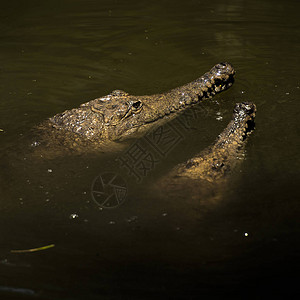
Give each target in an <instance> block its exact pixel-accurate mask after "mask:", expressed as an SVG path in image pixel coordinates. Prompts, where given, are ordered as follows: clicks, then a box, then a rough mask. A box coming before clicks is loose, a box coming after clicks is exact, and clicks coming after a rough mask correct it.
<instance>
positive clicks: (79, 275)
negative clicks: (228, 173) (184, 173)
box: [0, 0, 300, 299]
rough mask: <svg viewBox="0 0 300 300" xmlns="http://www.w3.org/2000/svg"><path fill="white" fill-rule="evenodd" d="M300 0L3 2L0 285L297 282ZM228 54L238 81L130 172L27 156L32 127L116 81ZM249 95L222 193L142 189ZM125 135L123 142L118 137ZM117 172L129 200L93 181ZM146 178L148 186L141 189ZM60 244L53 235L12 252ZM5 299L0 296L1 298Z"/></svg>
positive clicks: (206, 290)
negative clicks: (98, 196)
mask: <svg viewBox="0 0 300 300" xmlns="http://www.w3.org/2000/svg"><path fill="white" fill-rule="evenodd" d="M298 12H299V1H292V0H290V1H271V0H269V1H266V0H262V1H251V2H250V1H238V0H236V1H233V0H232V1H219V0H216V1H157V2H156V1H155V2H150V1H51V2H47V3H46V2H45V1H9V2H7V3H6V4H2V8H1V11H0V16H1V18H0V24H1V26H0V37H1V47H0V128H1V129H2V130H3V131H2V130H1V132H0V145H1V163H0V165H1V174H0V175H1V176H0V178H1V184H0V192H1V199H0V201H1V202H0V211H1V218H0V225H1V226H0V237H1V248H0V295H2V294H3V297H4V298H5V299H8V298H9V299H11V298H17V299H20V298H22V299H23V298H24V299H25V298H26V299H27V298H28V299H30V298H43V299H45V298H46V299H58V298H59V299H75V298H76V299H77V298H78V299H102V298H103V299H111V298H120V299H121V298H122V299H152V298H154V297H155V298H157V297H158V298H159V297H161V298H164V299H166V298H172V297H173V298H176V297H178V298H180V297H181V298H182V299H198V298H201V297H202V298H204V299H207V298H211V297H212V296H213V295H216V296H217V298H220V299H221V298H223V297H224V295H225V294H228V295H232V297H238V295H241V297H242V298H241V297H238V298H239V299H244V298H245V297H247V296H249V297H250V296H251V297H253V296H255V298H258V299H259V298H260V297H262V298H264V299H265V298H266V297H268V296H270V295H276V294H277V295H279V294H280V295H282V296H283V297H284V298H286V297H288V296H290V295H295V293H296V287H297V285H296V283H297V277H296V265H297V259H298V258H299V257H298V255H299V252H298V251H299V239H298V234H299V223H298V219H299V205H298V198H299V196H298V194H299V193H298V182H299V168H300V166H299V159H298V153H299V104H298V101H299V96H300V81H299V53H300V43H299V39H300V37H299V33H300V22H299V16H298ZM221 61H229V62H231V63H232V64H233V65H234V67H235V69H236V71H237V74H236V82H235V84H234V86H233V87H232V88H231V89H230V90H228V91H226V92H225V93H222V94H220V95H219V96H217V97H216V98H215V100H214V101H211V103H205V104H203V105H201V106H199V107H197V108H194V109H193V110H190V111H189V113H190V114H192V115H193V116H194V117H193V120H192V126H191V127H192V128H190V129H189V130H186V131H181V133H182V135H183V141H181V142H179V143H178V144H176V146H174V147H173V148H172V150H171V151H169V152H168V155H166V156H164V157H160V158H159V161H158V163H157V164H156V165H155V167H154V169H153V170H152V171H151V172H149V174H147V176H142V180H141V182H140V183H136V181H135V178H134V176H132V175H129V174H128V172H127V171H126V169H125V168H121V167H120V165H119V164H118V163H117V162H116V159H117V158H119V157H120V156H121V155H122V154H121V153H120V152H117V153H115V152H111V153H110V152H106V153H99V156H96V157H95V156H90V157H89V156H80V157H58V158H56V159H52V160H46V159H45V160H42V159H41V160H38V161H36V160H34V159H30V158H28V156H27V153H26V147H27V145H26V142H27V143H29V139H28V138H27V137H26V136H27V135H28V132H29V131H30V129H31V128H32V127H33V126H34V125H36V124H38V123H39V122H41V121H42V120H44V119H45V118H47V117H50V116H52V115H54V114H56V113H58V112H61V111H63V110H65V109H69V108H72V107H77V106H78V105H79V104H80V103H83V102H85V101H88V100H90V99H93V98H96V97H99V96H102V95H105V94H108V93H109V92H110V91H112V90H114V89H124V90H126V91H128V92H130V93H132V94H152V93H156V92H163V91H166V90H168V89H170V88H173V87H176V86H179V85H181V84H184V83H187V82H189V81H191V80H193V79H195V78H197V77H199V76H200V75H202V74H203V73H204V72H206V71H208V70H209V69H210V68H211V67H212V66H213V65H214V64H216V63H218V62H221ZM245 100H247V101H248V100H249V101H253V102H254V103H255V104H256V105H257V109H258V113H257V119H256V130H255V132H254V134H252V136H251V137H250V139H249V141H248V144H247V147H246V160H245V161H244V162H243V164H242V165H241V166H240V167H239V169H238V170H237V174H235V176H234V180H233V181H232V183H231V184H230V186H229V188H228V190H227V191H224V194H223V195H222V197H221V198H220V199H221V200H220V201H217V202H216V203H210V202H209V200H210V199H202V204H201V205H200V206H199V205H198V203H195V202H193V201H191V200H190V199H185V198H184V195H178V199H176V198H174V199H173V200H172V201H163V200H161V199H160V198H159V197H158V196H157V195H156V194H155V192H151V188H150V189H149V186H151V185H152V184H153V182H155V181H156V180H157V178H158V177H159V176H160V175H162V174H164V173H166V172H167V171H168V170H169V169H170V168H171V167H172V166H174V165H176V164H177V163H179V162H182V161H185V160H186V159H188V158H189V157H191V156H192V155H193V154H195V153H197V152H199V151H201V150H202V149H203V148H205V147H206V146H207V145H209V144H210V143H211V142H213V141H214V139H215V137H216V136H217V135H218V133H220V132H221V131H222V129H223V128H224V127H225V126H226V124H227V123H228V121H229V120H230V118H231V112H232V108H233V106H234V104H235V103H236V102H240V101H245ZM128 145H130V143H128ZM108 171H111V172H118V173H119V174H120V176H121V177H122V178H123V179H124V181H125V182H126V184H127V188H128V191H127V196H126V199H125V202H124V203H123V204H122V205H121V206H119V207H118V208H116V209H110V210H109V209H103V210H100V209H99V207H98V206H97V205H96V203H95V202H94V201H93V199H92V195H91V185H92V182H93V180H94V179H95V178H96V177H97V176H98V175H99V174H101V173H102V174H103V172H108ZM149 190H150V191H149ZM50 244H55V247H54V248H51V249H48V250H43V251H38V252H32V253H11V252H10V251H11V250H13V249H30V248H37V247H41V246H45V245H50ZM4 298H3V299H4Z"/></svg>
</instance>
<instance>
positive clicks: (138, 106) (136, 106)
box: [132, 101, 142, 109]
mask: <svg viewBox="0 0 300 300" xmlns="http://www.w3.org/2000/svg"><path fill="white" fill-rule="evenodd" d="M141 106H142V102H141V101H136V102H134V103H133V104H132V107H133V108H134V109H139V108H140V107H141Z"/></svg>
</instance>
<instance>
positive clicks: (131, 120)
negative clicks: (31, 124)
mask: <svg viewBox="0 0 300 300" xmlns="http://www.w3.org/2000/svg"><path fill="white" fill-rule="evenodd" d="M234 74H235V71H234V69H233V67H232V66H231V65H230V64H229V63H220V64H217V65H215V66H214V67H213V68H212V69H211V70H210V71H209V72H207V73H205V74H204V75H203V76H201V77H200V78H198V79H196V80H195V81H193V82H191V83H188V84H186V85H183V86H181V87H179V88H176V89H173V90H170V91H169V92H167V93H163V94H156V95H151V96H148V95H145V96H133V95H129V94H128V93H126V92H124V91H121V90H115V91H113V92H111V93H110V94H109V95H106V96H104V97H101V98H97V99H95V100H92V101H89V102H87V103H84V104H82V105H81V106H80V107H79V108H76V109H72V110H69V111H65V112H63V113H61V114H57V115H55V116H54V117H53V118H50V122H51V123H52V126H53V127H56V128H58V129H62V130H67V131H71V132H73V133H76V134H78V135H80V136H83V137H85V138H87V139H93V140H117V139H120V138H123V137H126V136H128V135H130V134H132V133H135V132H137V131H142V130H143V128H145V127H148V125H149V124H150V123H153V122H155V121H156V120H158V119H161V118H164V117H166V116H168V115H170V114H173V113H175V112H178V111H180V110H183V109H184V108H185V107H187V106H189V105H191V104H194V103H197V102H199V101H200V100H202V99H207V98H210V97H212V96H213V95H215V94H216V93H219V92H221V91H223V90H225V89H227V88H228V87H230V86H231V85H232V83H233V81H234Z"/></svg>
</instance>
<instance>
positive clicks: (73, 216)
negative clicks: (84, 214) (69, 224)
mask: <svg viewBox="0 0 300 300" xmlns="http://www.w3.org/2000/svg"><path fill="white" fill-rule="evenodd" d="M78 217H79V216H78V215H77V214H70V217H69V219H71V220H72V219H77V218H78Z"/></svg>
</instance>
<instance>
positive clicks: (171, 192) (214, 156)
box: [156, 102, 256, 202]
mask: <svg viewBox="0 0 300 300" xmlns="http://www.w3.org/2000/svg"><path fill="white" fill-rule="evenodd" d="M255 114H256V106H255V104H254V103H252V102H242V103H237V104H236V105H235V107H234V110H233V117H232V120H231V121H230V123H229V124H228V125H227V127H226V128H225V129H224V130H223V132H222V133H221V134H220V135H219V136H218V138H217V139H216V141H215V142H214V144H212V145H211V146H209V147H207V148H205V149H204V150H203V151H201V152H200V153H198V154H196V155H195V156H194V157H193V158H191V159H189V160H187V161H186V162H184V163H181V164H179V165H177V166H175V167H174V168H173V169H172V170H171V171H170V172H169V173H168V174H167V175H165V176H163V177H162V178H161V179H160V180H159V181H158V183H157V184H156V187H157V188H158V189H159V190H161V191H163V193H164V194H165V197H168V198H171V199H173V198H174V197H178V195H183V197H184V199H193V198H197V199H199V198H201V197H203V198H205V199H207V198H209V199H213V200H214V201H216V200H217V199H219V198H220V196H221V194H222V193H224V191H225V189H226V188H224V189H223V188H220V187H226V185H227V182H228V178H230V176H228V175H230V174H232V172H234V170H235V169H236V166H237V164H238V163H239V162H240V161H242V159H243V156H244V151H243V150H244V146H245V142H246V140H247V137H248V136H249V134H250V133H251V132H252V131H253V130H254V128H255V123H254V119H255ZM220 191H222V192H220ZM214 201H212V202H214Z"/></svg>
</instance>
